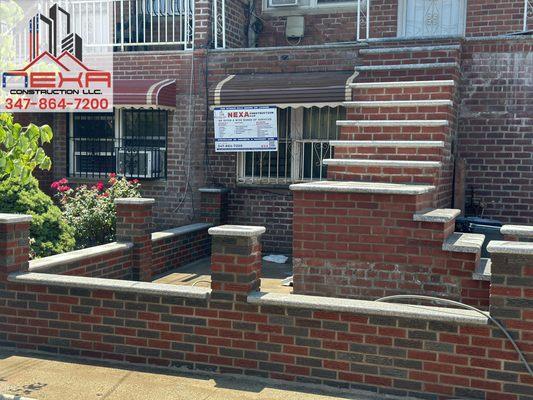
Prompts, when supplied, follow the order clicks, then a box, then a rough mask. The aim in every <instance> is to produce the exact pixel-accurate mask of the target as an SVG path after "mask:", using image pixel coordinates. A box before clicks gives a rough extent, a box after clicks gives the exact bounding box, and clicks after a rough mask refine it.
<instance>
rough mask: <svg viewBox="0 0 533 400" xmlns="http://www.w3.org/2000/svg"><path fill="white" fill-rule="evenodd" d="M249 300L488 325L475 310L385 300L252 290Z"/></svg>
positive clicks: (314, 308)
mask: <svg viewBox="0 0 533 400" xmlns="http://www.w3.org/2000/svg"><path fill="white" fill-rule="evenodd" d="M248 302H249V303H251V304H256V305H272V306H281V307H295V308H307V309H313V310H324V311H337V312H343V313H346V312H347V313H354V314H365V315H381V316H387V317H398V318H410V319H417V320H430V321H444V322H452V323H464V324H472V325H487V324H488V321H489V319H488V317H487V316H483V315H481V314H479V313H477V312H476V311H471V310H461V309H457V308H445V307H431V306H419V305H411V304H397V303H384V302H377V301H368V300H352V299H344V298H335V297H319V296H306V295H296V294H281V293H263V292H255V293H252V294H250V295H249V296H248Z"/></svg>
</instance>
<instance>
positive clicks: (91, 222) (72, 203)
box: [52, 174, 141, 249]
mask: <svg viewBox="0 0 533 400" xmlns="http://www.w3.org/2000/svg"><path fill="white" fill-rule="evenodd" d="M140 186H141V185H140V184H139V181H138V180H132V181H128V180H127V179H126V178H121V177H117V176H116V175H115V174H111V175H109V179H108V181H107V182H106V183H104V182H98V183H97V184H95V185H93V186H87V185H81V186H77V187H75V188H73V187H71V186H70V185H69V181H68V180H67V179H66V178H63V179H61V180H59V181H57V182H54V183H52V189H54V190H55V191H56V197H57V198H58V199H59V202H60V204H61V207H62V209H63V216H64V218H65V219H66V221H67V222H68V224H69V225H70V226H72V227H73V228H74V237H75V239H76V247H77V248H80V249H81V248H85V247H90V246H96V245H99V244H104V243H109V242H112V241H113V240H115V224H116V220H115V204H114V200H115V199H116V198H120V197H141V195H140Z"/></svg>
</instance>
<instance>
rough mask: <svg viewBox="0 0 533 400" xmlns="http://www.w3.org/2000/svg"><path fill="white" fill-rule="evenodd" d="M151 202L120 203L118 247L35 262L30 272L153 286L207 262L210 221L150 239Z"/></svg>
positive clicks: (33, 261)
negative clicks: (158, 279)
mask: <svg viewBox="0 0 533 400" xmlns="http://www.w3.org/2000/svg"><path fill="white" fill-rule="evenodd" d="M153 202H154V200H153V199H117V201H116V203H117V204H116V213H117V231H116V237H117V242H113V243H108V244H104V245H101V246H94V247H89V248H87V249H82V250H76V251H71V252H68V253H63V254H58V255H54V256H50V257H45V258H40V259H36V260H31V261H30V262H29V271H30V272H37V273H47V274H60V275H72V276H84V277H93V278H107V279H126V280H141V281H145V282H149V281H151V280H152V277H153V276H155V275H159V274H162V273H165V272H168V271H170V270H172V269H175V268H179V267H181V266H184V265H186V264H189V263H191V262H193V261H196V260H200V259H202V258H205V257H208V256H209V254H210V246H211V240H210V237H209V235H208V234H207V230H208V228H209V227H211V226H213V223H212V220H210V219H208V218H206V219H205V221H206V222H201V223H195V224H190V225H184V226H181V227H178V228H173V229H168V230H165V231H160V232H153V233H152V227H153V223H152V204H153ZM203 209H204V207H202V210H203ZM207 210H209V209H208V208H207ZM207 212H208V211H206V212H205V213H207Z"/></svg>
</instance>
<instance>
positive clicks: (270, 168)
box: [237, 107, 346, 185]
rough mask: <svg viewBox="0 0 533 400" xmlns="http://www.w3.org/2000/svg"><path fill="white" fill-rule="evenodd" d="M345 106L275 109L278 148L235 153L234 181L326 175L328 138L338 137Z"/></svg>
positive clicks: (267, 181) (263, 181)
mask: <svg viewBox="0 0 533 400" xmlns="http://www.w3.org/2000/svg"><path fill="white" fill-rule="evenodd" d="M345 116H346V111H345V109H344V107H321V108H318V107H312V108H296V109H293V108H287V109H278V141H279V144H278V151H277V152H262V151H255V152H246V153H240V154H238V163H237V181H238V182H240V183H247V184H282V185H283V184H289V183H293V182H301V181H308V180H320V179H325V178H326V177H327V168H326V166H325V165H322V160H323V159H325V158H331V148H330V146H329V141H330V140H335V139H337V138H338V132H339V130H338V127H337V124H336V123H337V120H339V119H344V118H345Z"/></svg>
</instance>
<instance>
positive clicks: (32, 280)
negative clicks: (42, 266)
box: [8, 272, 211, 299]
mask: <svg viewBox="0 0 533 400" xmlns="http://www.w3.org/2000/svg"><path fill="white" fill-rule="evenodd" d="M8 280H9V281H10V282H16V283H27V284H31V285H49V286H63V287H69V288H73V287H75V288H83V289H93V290H109V291H116V292H131V293H142V294H154V295H159V296H176V297H187V298H193V299H207V298H209V295H210V293H211V289H210V288H202V287H195V286H178V285H167V284H162V283H152V282H136V281H125V280H119V279H103V278H88V277H83V276H70V275H55V274H39V273H34V272H29V273H14V274H10V275H9V276H8Z"/></svg>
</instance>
